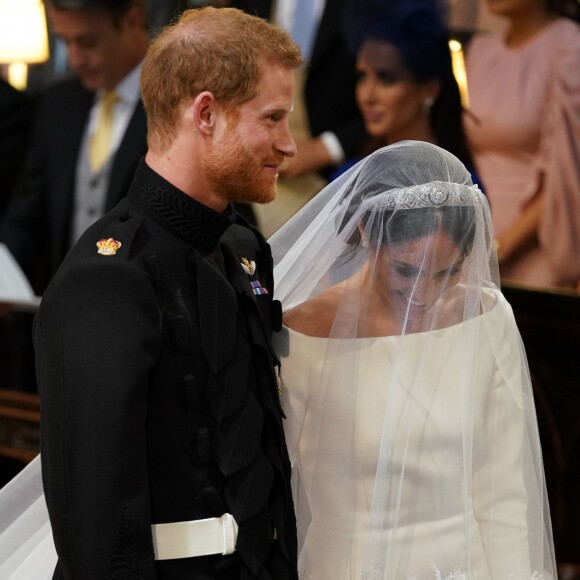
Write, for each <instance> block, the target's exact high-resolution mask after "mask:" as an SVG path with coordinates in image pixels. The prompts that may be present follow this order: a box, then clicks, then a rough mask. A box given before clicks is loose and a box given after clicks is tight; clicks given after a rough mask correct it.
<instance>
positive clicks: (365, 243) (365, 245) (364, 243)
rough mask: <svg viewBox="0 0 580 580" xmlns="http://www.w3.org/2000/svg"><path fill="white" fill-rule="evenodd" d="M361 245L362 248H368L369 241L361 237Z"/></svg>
mask: <svg viewBox="0 0 580 580" xmlns="http://www.w3.org/2000/svg"><path fill="white" fill-rule="evenodd" d="M361 245H362V247H363V248H368V247H369V243H368V242H367V241H366V240H365V238H363V239H362V242H361Z"/></svg>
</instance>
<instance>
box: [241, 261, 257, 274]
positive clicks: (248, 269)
mask: <svg viewBox="0 0 580 580" xmlns="http://www.w3.org/2000/svg"><path fill="white" fill-rule="evenodd" d="M241 264H242V268H243V269H244V272H245V273H246V274H248V275H249V276H253V275H254V272H255V271H256V262H254V260H252V261H251V262H250V261H249V260H248V258H242V262H241Z"/></svg>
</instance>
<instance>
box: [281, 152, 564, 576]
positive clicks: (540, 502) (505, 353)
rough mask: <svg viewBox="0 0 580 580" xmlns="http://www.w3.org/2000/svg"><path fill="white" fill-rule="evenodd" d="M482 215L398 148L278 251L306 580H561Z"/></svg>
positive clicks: (448, 166)
mask: <svg viewBox="0 0 580 580" xmlns="http://www.w3.org/2000/svg"><path fill="white" fill-rule="evenodd" d="M493 239H494V236H493V231H492V226H491V219H490V213H489V207H488V204H487V200H486V198H485V197H484V196H483V195H482V193H481V192H480V191H479V190H478V188H477V187H475V186H473V185H472V183H471V179H470V174H469V173H468V172H467V171H466V169H465V168H464V166H463V165H462V164H461V163H460V162H459V161H458V160H457V159H456V158H455V157H454V156H452V155H451V154H449V153H448V152H446V151H444V150H443V149H440V148H439V147H436V146H434V145H430V144H428V143H422V142H412V141H407V142H401V143H399V144H395V145H392V146H389V147H385V148H383V149H381V150H379V151H377V152H375V153H373V154H372V155H370V156H369V157H367V158H365V159H364V160H362V161H361V162H360V163H358V164H357V165H356V166H355V167H354V168H352V169H351V170H350V171H348V172H347V173H346V174H344V175H343V176H341V177H340V178H339V179H338V180H337V181H335V182H334V183H331V184H330V185H328V186H327V187H326V188H325V189H324V190H323V191H322V192H321V193H319V194H318V195H317V196H316V197H315V198H314V200H313V201H311V202H310V204H308V205H307V206H305V207H304V208H303V209H302V210H301V211H300V212H299V213H298V214H297V215H296V216H294V218H293V219H291V220H290V221H289V222H288V223H287V224H286V225H285V226H284V227H283V228H282V229H281V230H279V231H278V232H277V233H276V234H275V235H274V236H273V237H272V238H271V240H270V243H271V245H272V249H273V252H274V262H275V265H276V266H275V272H274V275H275V280H276V298H278V299H279V300H281V301H282V304H283V307H284V311H285V318H284V320H285V327H284V329H283V331H282V332H281V333H279V336H278V337H277V338H276V347H277V349H278V351H279V353H280V356H281V358H282V371H281V372H282V381H283V388H284V390H283V407H284V411H285V413H286V415H287V420H286V421H285V423H286V434H287V442H288V447H289V451H290V455H291V459H292V462H293V479H294V481H293V490H294V496H295V504H296V510H297V518H298V524H299V546H300V561H299V572H300V575H301V579H302V580H306V579H313V580H320V579H324V580H326V579H329V580H330V579H332V580H359V579H365V580H371V579H372V580H379V579H380V580H399V579H411V580H424V579H427V578H429V579H445V578H446V579H469V580H476V579H477V580H516V579H518V580H520V579H521V580H523V579H526V580H531V579H539V578H555V577H556V575H555V566H554V554H553V542H552V536H551V526H550V519H549V510H548V503H547V496H546V490H545V483H544V475H543V467H542V458H541V449H540V443H539V438H538V430H537V423H536V416H535V409H534V400H533V395H532V389H531V386H530V379H529V374H528V368H527V363H526V358H525V352H524V350H523V347H522V343H521V340H520V336H519V334H518V331H517V328H516V326H515V322H514V318H513V314H512V311H511V308H510V307H509V305H508V304H507V303H506V301H505V299H504V298H503V296H502V294H501V291H500V289H499V279H498V269H497V260H496V256H495V253H494V251H493Z"/></svg>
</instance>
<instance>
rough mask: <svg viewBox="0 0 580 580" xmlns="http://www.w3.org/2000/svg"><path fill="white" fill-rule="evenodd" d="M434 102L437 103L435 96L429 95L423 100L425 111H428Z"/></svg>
mask: <svg viewBox="0 0 580 580" xmlns="http://www.w3.org/2000/svg"><path fill="white" fill-rule="evenodd" d="M433 103H435V99H434V98H433V97H427V98H426V99H425V100H424V101H423V111H425V112H426V113H428V112H429V110H430V109H431V107H432V106H433Z"/></svg>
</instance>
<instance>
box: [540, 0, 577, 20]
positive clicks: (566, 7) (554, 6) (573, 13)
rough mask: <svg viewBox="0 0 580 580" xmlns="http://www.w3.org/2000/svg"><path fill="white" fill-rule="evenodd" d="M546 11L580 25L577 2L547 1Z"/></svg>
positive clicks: (565, 0)
mask: <svg viewBox="0 0 580 580" xmlns="http://www.w3.org/2000/svg"><path fill="white" fill-rule="evenodd" d="M548 10H549V11H550V12H552V13H553V14H558V15H559V16H564V17H565V18H570V19H571V20H574V21H575V22H576V23H578V24H580V2H578V0H548Z"/></svg>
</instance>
